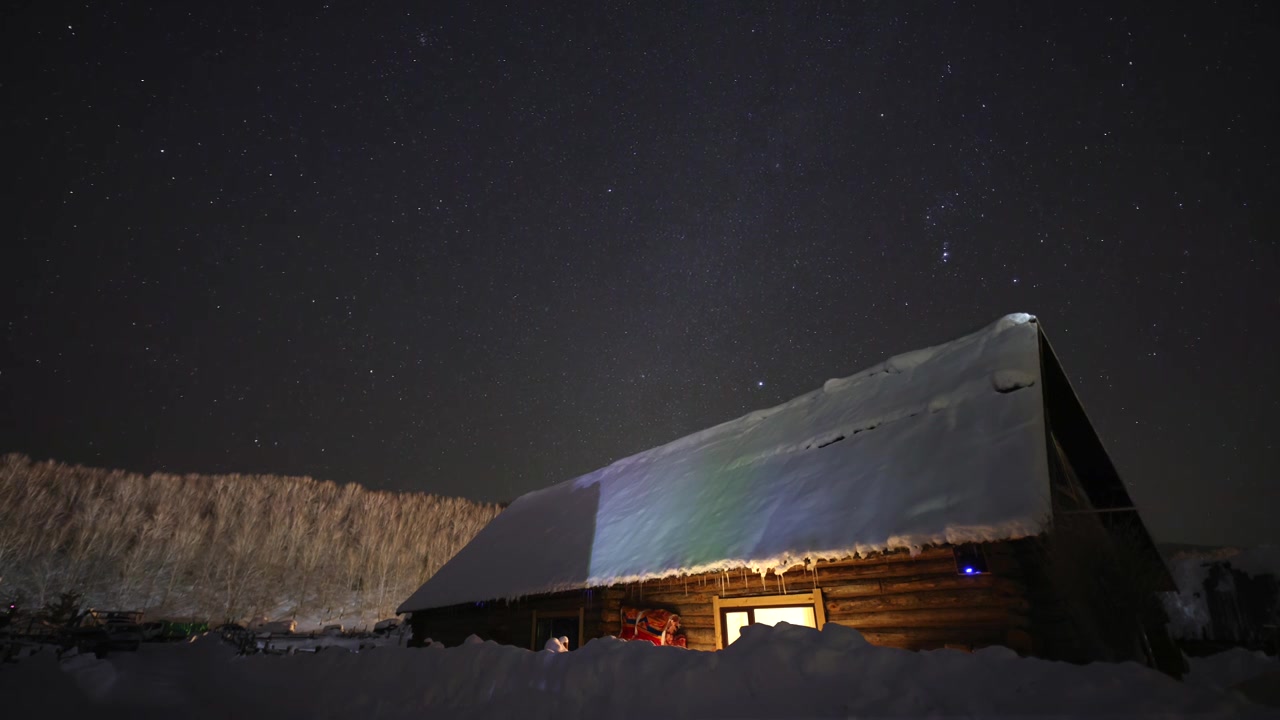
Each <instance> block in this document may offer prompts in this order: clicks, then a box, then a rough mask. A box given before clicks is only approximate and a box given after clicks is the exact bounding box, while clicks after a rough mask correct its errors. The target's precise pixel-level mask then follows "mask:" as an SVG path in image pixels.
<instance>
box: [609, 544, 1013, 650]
mask: <svg viewBox="0 0 1280 720" xmlns="http://www.w3.org/2000/svg"><path fill="white" fill-rule="evenodd" d="M984 549H985V550H986V556H987V562H988V569H989V570H990V572H989V573H987V574H981V575H974V576H965V575H958V574H957V573H956V566H955V559H954V556H953V554H952V550H951V548H950V547H940V548H930V549H926V550H924V551H923V552H921V553H919V554H918V555H916V556H914V557H913V556H911V555H910V554H909V553H906V552H896V553H886V554H882V555H878V556H874V557H868V558H861V559H854V558H851V559H846V560H840V561H834V562H828V561H819V562H817V563H816V564H813V565H810V566H808V567H805V566H797V567H794V568H791V569H789V570H787V571H786V572H784V573H782V574H781V575H779V574H777V573H774V572H772V571H770V572H768V573H767V574H765V575H764V576H763V577H761V575H760V574H759V573H753V572H751V571H749V570H747V569H745V568H740V569H737V570H730V571H727V572H723V573H707V574H704V575H697V576H688V577H678V578H663V579H661V580H653V581H648V582H643V583H633V584H630V585H621V586H613V587H610V588H606V589H605V590H604V591H603V603H602V607H601V615H600V631H601V632H602V633H603V634H610V635H612V634H616V633H618V632H619V631H620V630H621V609H622V607H623V606H624V605H625V606H629V607H639V608H651V607H657V608H665V609H668V610H672V611H674V612H676V613H678V614H679V615H680V617H681V621H682V624H683V627H684V629H685V634H686V636H687V638H688V642H689V647H690V648H691V649H698V650H713V649H715V645H716V638H715V618H714V616H713V610H712V597H714V596H719V597H721V598H730V597H749V596H759V595H783V594H789V593H805V592H812V590H813V589H814V588H820V589H821V590H822V595H823V602H824V610H825V612H826V616H827V622H829V623H836V624H839V625H844V626H847V627H852V628H856V629H857V630H859V631H861V632H862V633H863V635H864V636H866V638H867V639H868V640H869V641H870V642H873V643H875V644H877V645H886V646H892V647H900V648H906V649H929V648H940V647H946V646H951V647H959V648H966V649H967V648H974V647H981V646H984V645H1006V646H1009V647H1012V648H1014V649H1015V650H1018V651H1020V652H1029V651H1030V649H1031V639H1030V635H1029V634H1028V633H1027V611H1028V606H1027V599H1026V588H1025V587H1024V586H1023V584H1022V583H1021V581H1020V580H1019V576H1020V570H1019V566H1018V564H1017V561H1016V558H1015V557H1014V555H1013V553H1012V551H1011V550H1009V549H1008V548H1006V547H1005V546H1004V544H992V545H987V546H984Z"/></svg>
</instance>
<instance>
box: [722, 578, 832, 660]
mask: <svg viewBox="0 0 1280 720" xmlns="http://www.w3.org/2000/svg"><path fill="white" fill-rule="evenodd" d="M770 607H812V608H813V622H814V625H816V626H817V628H818V629H819V630H821V629H822V627H823V626H824V625H826V624H827V613H826V608H825V607H824V605H823V602H822V588H814V589H813V590H811V591H809V592H803V593H788V594H786V595H747V596H744V597H732V598H722V597H720V596H719V595H712V596H711V614H712V617H713V618H715V629H716V649H717V650H723V649H724V648H725V644H724V641H725V636H724V635H725V622H724V620H725V613H726V612H730V611H735V612H736V611H742V610H746V611H747V613H748V614H747V617H748V618H754V617H755V613H754V612H752V610H754V609H756V608H770Z"/></svg>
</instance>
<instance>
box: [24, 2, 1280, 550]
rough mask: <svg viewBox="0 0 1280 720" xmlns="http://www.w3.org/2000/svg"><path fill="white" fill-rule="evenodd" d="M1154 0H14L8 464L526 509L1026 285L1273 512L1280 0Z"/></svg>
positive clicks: (1127, 423)
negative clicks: (338, 488) (1158, 0)
mask: <svg viewBox="0 0 1280 720" xmlns="http://www.w3.org/2000/svg"><path fill="white" fill-rule="evenodd" d="M589 5H591V6H594V5H595V4H594V3H592V4H589ZM1153 5H1154V7H1145V8H1144V7H1122V6H1121V5H1120V4H1117V3H1098V4H1093V5H1092V7H1091V8H1089V9H1083V10H1082V9H1078V8H1073V7H1061V8H1043V7H1032V6H1030V4H1014V3H1009V4H1005V3H989V2H979V3H974V4H969V3H945V4H942V3H939V4H937V5H925V4H922V3H911V4H907V3H897V2H885V3H873V4H859V5H848V6H844V5H838V4H834V3H822V4H820V5H808V4H801V3H798V2H797V3H785V4H777V5H769V6H755V5H748V4H745V3H742V4H738V3H695V4H688V5H674V6H663V7H661V8H660V7H659V5H658V4H656V3H649V2H639V3H635V4H630V5H628V4H609V5H608V6H607V8H595V7H593V8H592V9H585V8H584V7H574V8H572V9H567V10H566V9H563V8H561V9H555V10H552V9H547V6H545V5H544V4H543V3H515V4H513V5H510V6H503V5H496V4H495V5H487V4H486V5H484V6H483V7H463V6H455V7H452V8H451V9H450V8H445V7H442V6H441V5H440V4H437V3H422V2H377V3H364V2H341V1H338V0H334V1H332V2H328V3H322V2H292V3H285V2H279V3H266V2H263V3H241V2H226V3H209V2H201V3H192V2H163V3H155V4H154V5H153V6H151V7H147V4H146V3H138V2H131V3H123V2H91V3H85V2H81V3H74V4H73V3H61V2H39V3H36V2H30V3H8V4H6V6H5V8H4V10H3V13H4V16H3V19H2V22H0V28H2V29H0V57H2V58H3V66H4V72H3V74H2V78H3V84H2V85H0V102H2V105H0V107H3V114H2V117H3V120H2V122H3V132H2V133H0V148H2V150H0V153H2V154H0V162H2V164H3V169H4V171H3V175H2V177H3V182H4V192H3V203H4V204H3V210H4V212H3V218H4V220H3V225H0V227H2V228H3V237H4V238H5V243H4V250H3V254H2V255H0V257H3V276H4V284H5V285H6V286H7V287H6V289H5V290H6V291H5V292H4V302H3V315H4V318H3V319H4V328H3V329H4V334H3V337H4V341H3V351H2V353H0V392H2V393H3V398H4V414H3V418H2V422H0V451H17V452H23V453H26V454H29V455H31V456H33V457H35V458H37V459H46V458H55V459H58V460H62V461H67V462H75V463H84V464H91V465H96V466H105V467H115V468H124V469H129V470H137V471H143V472H150V471H157V470H164V471H170V472H183V473H185V472H205V473H212V472H247V473H276V474H294V475H301V474H305V475H312V476H315V477H318V478H325V479H333V480H338V481H356V482H360V483H363V484H365V485H367V486H369V487H373V488H388V489H397V490H423V491H430V492H436V493H445V494H457V495H464V496H468V497H473V498H478V499H483V500H511V499H513V498H514V497H516V496H518V495H520V494H522V493H524V492H526V491H529V490H532V489H535V488H539V487H544V486H546V485H549V484H551V483H553V482H557V481H560V480H563V479H566V478H569V477H571V476H574V475H577V474H580V473H583V472H587V471H590V470H593V469H595V468H597V467H600V466H602V465H605V464H607V463H609V462H612V461H613V460H616V459H618V458H620V457H623V456H626V455H629V454H632V453H635V452H638V451H641V450H644V449H647V448H649V447H652V446H655V445H659V444H662V443H665V442H668V441H670V440H674V439H676V438H678V437H681V436H683V435H686V434H688V433H690V432H694V431H696V430H700V429H702V428H705V427H708V426H710V425H713V424H716V423H719V422H723V421H726V420H730V419H733V418H735V417H737V416H739V415H741V414H743V413H744V412H747V411H749V410H752V409H757V408H762V407H768V406H771V405H774V404H777V403H779V402H782V401H784V400H787V399H789V398H791V397H794V396H796V395H799V394H801V393H804V392H807V391H809V390H812V389H814V388H816V387H819V386H820V385H821V384H822V382H823V381H825V380H826V379H828V378H831V377H839V376H845V375H850V374H852V373H854V372H856V371H858V370H861V369H863V368H865V367H866V366H868V365H871V364H873V363H875V362H878V361H880V360H882V359H884V358H886V357H888V356H890V355H893V354H895V353H899V352H903V351H907V350H911V349H915V348H918V347H922V346H926V345H931V344H936V343H939V342H943V341H946V340H950V339H952V338H954V337H956V336H959V335H962V334H965V333H968V332H971V331H973V330H976V329H978V328H979V327H981V326H983V325H986V324H987V323H989V322H991V321H993V320H995V319H996V318H997V317H999V316H1000V315H1003V314H1005V313H1009V312H1015V311H1025V312H1031V313H1035V314H1036V315H1038V316H1039V317H1040V319H1041V322H1042V324H1043V327H1044V328H1045V330H1046V332H1047V333H1048V335H1049V337H1050V339H1051V340H1052V341H1053V343H1054V346H1055V348H1056V350H1057V351H1058V354H1059V356H1060V358H1061V360H1062V362H1063V364H1064V366H1065V368H1066V370H1067V372H1068V375H1069V376H1070V377H1071V379H1072V381H1073V382H1074V383H1075V386H1076V390H1077V392H1078V393H1079V394H1080V396H1081V399H1082V400H1083V402H1084V405H1085V407H1086V410H1087V411H1088V412H1089V414H1090V415H1091V417H1092V418H1093V420H1094V423H1095V425H1096V427H1097V429H1098V432H1099V434H1100V436H1101V437H1102V439H1103V442H1104V443H1105V444H1106V446H1107V447H1108V449H1109V450H1110V451H1111V453H1112V455H1113V457H1114V458H1115V460H1116V462H1117V464H1118V466H1119V468H1120V470H1121V473H1122V475H1123V476H1124V477H1125V479H1126V481H1127V482H1128V483H1129V484H1130V486H1131V492H1132V494H1133V496H1134V498H1135V500H1136V501H1137V503H1138V505H1139V506H1140V508H1141V509H1142V511H1143V513H1144V516H1145V518H1146V520H1147V522H1148V525H1149V526H1150V528H1151V529H1152V531H1153V532H1154V534H1155V535H1156V537H1157V538H1158V539H1160V540H1170V541H1184V542H1221V543H1255V542H1261V541H1264V540H1268V539H1272V540H1274V539H1275V538H1274V530H1272V529H1271V527H1270V526H1271V524H1273V523H1274V522H1275V517H1276V514H1277V508H1278V507H1280V462H1278V460H1280V447H1278V444H1277V440H1276V437H1277V435H1278V434H1280V420H1278V419H1277V418H1278V417H1280V380H1278V379H1277V372H1276V370H1275V368H1276V367H1278V366H1280V362H1278V361H1277V360H1276V356H1277V355H1278V354H1280V347H1278V345H1280V343H1278V342H1277V340H1276V335H1277V330H1280V290H1277V284H1276V281H1277V270H1278V269H1280V251H1278V248H1277V237H1278V236H1280V234H1278V231H1280V223H1278V222H1277V214H1278V211H1277V198H1278V197H1280V193H1278V192H1277V191H1278V190H1280V187H1278V186H1280V181H1278V179H1277V175H1278V170H1280V168H1277V162H1276V159H1277V152H1276V150H1277V148H1276V142H1277V129H1278V128H1280V112H1278V110H1280V104H1278V102H1277V99H1278V96H1280V82H1278V81H1277V75H1276V74H1275V72H1274V67H1275V65H1276V63H1277V58H1276V55H1277V48H1280V19H1278V18H1280V10H1277V8H1278V7H1280V6H1277V4H1275V3H1269V2H1262V3H1257V4H1235V3H1222V4H1208V3H1195V4H1188V7H1187V8H1174V7H1171V6H1170V7H1166V6H1165V5H1164V4H1153ZM1267 68H1273V69H1271V70H1268V69H1267Z"/></svg>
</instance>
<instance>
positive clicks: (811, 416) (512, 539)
mask: <svg viewBox="0 0 1280 720" xmlns="http://www.w3.org/2000/svg"><path fill="white" fill-rule="evenodd" d="M1172 587H1173V586H1172V581H1171V579H1170V577H1169V574H1168V571H1167V570H1166V569H1165V567H1164V565H1163V563H1162V561H1161V559H1160V557H1159V555H1158V553H1157V552H1156V550H1155V546H1154V545H1153V544H1152V542H1151V538H1150V537H1149V535H1148V534H1147V531H1146V529H1145V527H1144V526H1143V524H1142V521H1141V519H1140V518H1139V516H1138V511H1137V509H1136V508H1135V507H1134V506H1133V502H1132V501H1131V500H1130V498H1129V494H1128V493H1127V492H1126V491H1125V487H1124V485H1123V483H1121V481H1120V478H1119V477H1118V476H1117V474H1116V470H1115V467H1114V466H1113V465H1112V463H1111V461H1110V459H1109V458H1108V456H1107V453H1106V451H1105V450H1104V449H1103V446H1102V444H1101V443H1100V442H1099V440H1098V437H1097V435H1096V434H1095V433H1094V430H1093V428H1092V426H1091V425H1090V423H1089V420H1088V418H1087V417H1086V415H1085V413H1084V410H1083V409H1082V408H1081V406H1080V403H1079V400H1078V399H1077V398H1076V395H1075V393H1074V392H1073V391H1072V389H1071V386H1070V383H1069V382H1068V380H1067V377H1066V375H1065V374H1064V373H1063V371H1062V368H1061V367H1060V366H1059V363H1058V359H1057V357H1056V356H1055V355H1054V353H1053V350H1052V348H1051V347H1050V345H1049V342H1048V340H1047V339H1046V338H1045V336H1044V334H1043V332H1041V328H1040V325H1039V323H1038V322H1037V321H1036V319H1035V318H1033V317H1031V316H1029V315H1009V316H1007V317H1004V318H1002V319H1000V320H998V321H997V322H995V323H993V324H992V325H990V326H988V327H986V328H984V329H982V330H980V331H978V332H976V333H974V334H972V335H968V336H966V337H962V338H960V339H958V340H955V341H952V342H949V343H945V344H943V345H938V346H935V347H931V348H926V349H923V350H917V351H914V352H909V353H906V354H903V355H898V356H896V357H893V358H890V359H889V360H887V361H885V362H883V363H881V364H879V365H876V366H875V367H873V368H870V369H868V370H865V371H863V372H860V373H858V374H856V375H853V376H851V377H847V378H843V379H836V380H829V381H827V382H826V383H825V384H824V385H823V387H821V388H819V389H817V390H814V391H813V392H810V393H808V394H806V395H802V396H800V397H798V398H795V399H794V400H791V401H789V402H786V403H783V404H782V405H779V406H777V407H774V408H770V409H768V410H761V411H757V412H753V413H750V414H748V415H746V416H744V417H741V418H738V419H737V420H733V421H730V422H727V423H724V424H721V425H717V426H715V427H712V428H709V429H707V430H703V431H701V432H698V433H695V434H693V435H690V436H688V437H685V438H682V439H680V440H676V441H675V442H672V443H668V444H667V445H663V446H661V447H658V448H654V449H652V450H648V451H645V452H642V453H640V454H638V455H634V456H632V457H629V458H625V459H622V460H619V461H618V462H615V463H614V464H612V465H609V466H608V467H605V468H601V469H599V470H597V471H595V472H592V473H589V474H587V475H583V476H582V477H579V478H576V479H573V480H569V481H567V482H563V483H560V484H558V485H555V486H552V487H550V488H547V489H545V490H539V491H536V492H532V493H529V494H527V495H524V496H523V497H520V498H518V499H517V500H516V501H515V502H513V503H512V504H511V506H510V507H509V508H507V509H506V510H505V511H503V512H502V513H501V514H500V515H499V516H498V517H497V518H496V519H494V520H493V522H491V523H490V524H489V525H488V526H487V527H485V529H484V530H482V531H481V532H480V533H479V534H478V535H477V536H476V537H475V538H474V539H473V540H472V541H471V543H470V544H468V545H467V546H466V547H464V548H463V549H462V550H461V551H460V552H459V553H458V554H457V556H455V557H454V558H453V559H452V560H450V561H449V562H448V563H446V564H445V565H444V567H442V568H441V569H440V571H439V572H437V573H436V574H435V575H434V576H433V577H432V578H431V579H430V580H428V581H427V582H426V583H425V584H424V585H423V586H422V587H421V588H420V589H419V590H418V591H417V592H415V593H414V594H413V595H412V596H411V597H409V598H408V599H407V600H405V602H404V603H403V604H402V605H401V606H400V608H399V610H398V612H409V613H412V618H411V622H412V624H413V627H414V632H415V636H416V637H417V638H420V639H421V638H425V637H431V638H433V639H435V640H437V641H442V642H445V643H457V642H461V641H462V640H463V639H464V638H465V637H467V636H468V635H470V634H472V633H474V634H477V635H479V636H480V637H482V638H486V639H493V640H496V641H498V642H503V643H510V644H515V645H521V646H525V647H529V648H531V649H539V648H542V647H543V645H544V644H545V643H546V641H547V640H548V639H549V638H551V637H560V636H567V637H569V645H570V648H571V649H574V648H577V647H578V646H579V645H580V644H581V643H582V642H585V641H586V640H588V639H590V638H594V637H599V636H602V635H618V634H620V633H627V634H629V633H630V632H631V631H632V629H633V628H632V627H631V626H630V623H631V622H634V621H635V620H636V615H637V613H638V612H641V611H644V610H649V609H652V610H656V611H661V613H662V615H661V617H663V618H664V620H665V619H666V618H667V617H669V616H670V615H675V616H678V619H677V620H674V621H671V622H668V623H666V624H665V627H663V628H650V631H651V632H653V633H662V639H661V641H659V640H657V639H655V640H654V641H655V642H664V643H670V642H671V641H672V640H676V641H678V643H679V644H685V645H687V647H689V648H691V649H699V650H715V649H717V648H721V647H724V646H725V645H727V644H729V643H731V642H733V640H734V639H736V637H737V634H738V631H739V630H740V628H741V627H742V626H744V625H746V624H750V623H752V622H757V623H759V622H763V623H768V624H773V623H775V622H778V621H784V620H785V621H787V622H791V623H794V624H804V625H812V626H815V627H822V626H823V625H824V624H825V623H837V624H840V625H845V626H849V627H853V628H857V629H858V630H860V631H861V632H862V633H863V634H864V635H865V636H866V637H867V638H868V640H870V641H871V642H873V643H877V644H880V645H889V646H895V647H902V648H911V649H926V648H940V647H957V648H963V649H968V648H976V647H981V646H986V645H1005V646H1008V647H1011V648H1013V649H1015V650H1017V651H1019V652H1022V653H1029V654H1034V655H1039V656H1043V657H1049V658H1058V659H1066V660H1076V661H1087V660H1094V659H1115V660H1122V659H1124V660H1127V659H1137V660H1139V661H1145V662H1148V663H1150V664H1153V665H1157V666H1160V667H1162V668H1163V669H1165V670H1167V671H1170V672H1175V673H1176V672H1178V671H1179V667H1180V666H1181V658H1180V656H1178V655H1177V654H1176V653H1175V652H1173V650H1172V646H1171V644H1170V643H1169V640H1168V635H1167V633H1166V632H1165V629H1164V622H1165V618H1164V615H1163V612H1162V610H1161V608H1160V605H1159V602H1158V601H1157V600H1156V599H1155V596H1154V594H1153V591H1154V590H1168V589H1171V588H1172Z"/></svg>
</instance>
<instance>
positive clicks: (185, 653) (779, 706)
mask: <svg viewBox="0 0 1280 720" xmlns="http://www.w3.org/2000/svg"><path fill="white" fill-rule="evenodd" d="M1278 667H1280V665H1278V664H1277V663H1276V661H1275V660H1274V659H1272V658H1266V657H1264V656H1260V655H1249V654H1247V653H1246V654H1224V657H1222V658H1221V659H1217V658H1209V659H1206V660H1197V661H1195V662H1194V664H1193V673H1192V675H1191V677H1190V678H1189V679H1188V681H1187V682H1184V683H1179V682H1177V681H1175V680H1172V679H1170V678H1168V677H1165V676H1163V675H1161V674H1159V673H1156V672H1154V671H1151V670H1149V669H1147V668H1144V667H1141V666H1138V665H1135V664H1132V663H1126V664H1119V665H1115V664H1093V665H1087V666H1077V665H1069V664H1065V663H1054V662H1047V661H1043V660H1034V659H1027V658H1019V657H1017V656H1016V655H1015V654H1014V653H1013V652H1011V651H1009V650H1004V649H1000V648H989V649H985V650H980V651H978V652H975V653H972V654H970V653H964V652H959V651H953V650H939V651H933V652H918V653H917V652H908V651H903V650H895V649H891V648H880V647H875V646H872V645H869V644H867V643H866V642H865V641H864V640H863V639H862V636H861V635H859V634H858V633H857V632H856V631H853V630H849V629H846V628H841V627H838V626H834V625H829V626H827V629H826V630H824V631H822V632H818V631H816V630H812V629H808V628H799V627H793V626H790V625H779V626H777V627H773V628H771V627H768V626H763V625H757V626H750V627H748V628H746V629H744V631H743V634H742V639H741V640H739V641H738V642H737V643H735V644H733V645H732V646H730V647H729V648H728V649H726V650H724V651H722V652H718V653H710V652H696V651H688V650H682V649H679V648H671V647H654V646H652V645H648V644H647V643H626V642H621V641H618V640H614V639H611V638H606V639H602V640H594V641H592V642H590V643H588V644H587V645H586V646H584V647H583V648H581V649H578V650H574V651H572V652H553V651H542V652H536V653H535V652H530V651H528V650H523V649H519V648H514V647H509V646H502V645H496V644H494V643H482V642H473V643H468V644H464V645H462V646H461V647H456V648H449V649H446V648H443V647H440V646H438V645H437V646H432V647H427V648H420V649H408V648H400V647H382V648H377V649H374V650H368V651H365V652H361V653H359V654H356V653H350V652H345V651H342V650H326V651H325V652H321V653H318V654H314V655H313V654H302V655H292V656H275V657H272V656H261V655H257V656H248V657H241V656H236V655H234V654H232V653H231V652H230V651H229V649H228V647H227V646H226V645H225V644H224V643H222V642H221V641H220V640H219V639H218V638H216V637H213V636H206V637H203V638H200V639H198V640H197V641H195V642H193V643H190V644H185V645H167V646H166V645H159V646H153V647H147V648H145V649H144V650H143V651H142V652H138V653H122V654H118V655H111V656H109V657H108V658H105V659H102V660H98V659H96V658H93V657H92V656H83V657H77V658H72V659H70V660H65V659H64V660H63V661H62V662H61V663H59V661H58V660H57V659H56V658H55V657H53V655H52V654H44V655H43V656H42V655H36V656H34V657H32V658H29V659H27V660H24V661H23V662H21V663H18V664H16V665H9V666H6V667H3V668H0V702H2V703H3V704H2V705H0V707H4V709H5V710H6V712H5V713H4V716H5V717H59V718H61V717H71V718H78V717H129V718H161V717H163V718H169V717H173V718H179V717H181V718H223V717H234V718H250V717H263V718H295V717H296V718H339V717H350V718H370V717H386V718H402V717H403V718H409V717H415V718H416V717H448V718H453V717H461V718H557V719H561V720H562V719H563V718H587V717H590V718H644V719H645V720H652V719H653V718H667V717H696V718H763V717H797V718H801V717H850V716H856V717H904V716H907V717H919V716H933V717H943V716H946V717H1028V716H1033V717H1045V716H1052V717H1100V716H1105V717H1205V718H1208V717H1213V718H1220V717H1221V718H1225V717H1232V718H1235V717H1242V718H1254V717H1257V718H1268V717H1272V718H1274V717H1280V710H1277V709H1276V708H1273V707H1267V706H1264V705H1258V704H1254V703H1252V702H1250V701H1248V700H1246V699H1245V698H1244V696H1243V695H1241V694H1239V693H1238V692H1237V691H1234V690H1230V689H1228V688H1230V687H1232V686H1235V685H1237V684H1239V683H1241V682H1242V681H1245V682H1246V684H1247V682H1248V681H1249V679H1250V678H1257V677H1258V676H1259V675H1264V674H1266V673H1275V672H1276V670H1277V668H1278ZM1263 681H1264V682H1265V681H1266V679H1265V678H1264V680H1263ZM1255 684H1256V682H1255Z"/></svg>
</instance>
